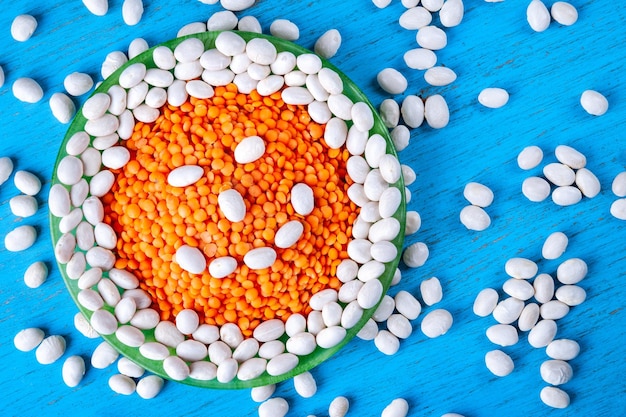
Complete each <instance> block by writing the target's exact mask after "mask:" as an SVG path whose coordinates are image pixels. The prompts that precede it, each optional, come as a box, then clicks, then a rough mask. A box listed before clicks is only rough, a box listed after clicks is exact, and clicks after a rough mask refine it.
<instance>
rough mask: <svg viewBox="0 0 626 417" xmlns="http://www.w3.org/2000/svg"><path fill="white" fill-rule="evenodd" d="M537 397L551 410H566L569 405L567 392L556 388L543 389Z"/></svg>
mask: <svg viewBox="0 0 626 417" xmlns="http://www.w3.org/2000/svg"><path fill="white" fill-rule="evenodd" d="M539 396H540V398H541V401H543V403H544V404H545V405H547V406H549V407H553V408H567V407H568V406H569V403H570V398H569V395H568V394H567V392H565V391H563V390H562V389H560V388H557V387H544V388H543V389H542V390H541V392H540V393H539Z"/></svg>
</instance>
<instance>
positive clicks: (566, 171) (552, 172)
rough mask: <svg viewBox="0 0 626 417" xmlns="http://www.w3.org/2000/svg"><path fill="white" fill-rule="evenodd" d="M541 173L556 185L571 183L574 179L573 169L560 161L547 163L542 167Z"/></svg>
mask: <svg viewBox="0 0 626 417" xmlns="http://www.w3.org/2000/svg"><path fill="white" fill-rule="evenodd" d="M543 175H544V176H545V177H546V178H547V179H548V181H550V182H551V183H552V184H554V185H557V186H567V185H572V184H573V183H574V180H575V179H576V174H575V173H574V170H573V169H571V168H570V167H568V166H567V165H565V164H562V163H558V162H555V163H552V164H548V165H546V166H545V167H544V168H543Z"/></svg>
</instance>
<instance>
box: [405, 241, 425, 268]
mask: <svg viewBox="0 0 626 417" xmlns="http://www.w3.org/2000/svg"><path fill="white" fill-rule="evenodd" d="M429 253H430V252H429V250H428V246H426V244H425V243H423V242H417V243H413V244H412V245H409V246H408V247H407V248H406V249H404V252H403V254H402V260H403V261H404V263H405V264H406V266H408V267H410V268H417V267H420V266H422V265H424V263H426V260H427V259H428V255H429Z"/></svg>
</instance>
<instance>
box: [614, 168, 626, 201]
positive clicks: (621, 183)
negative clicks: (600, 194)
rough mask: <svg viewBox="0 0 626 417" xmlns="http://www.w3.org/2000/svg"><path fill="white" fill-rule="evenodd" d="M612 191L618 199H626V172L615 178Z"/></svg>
mask: <svg viewBox="0 0 626 417" xmlns="http://www.w3.org/2000/svg"><path fill="white" fill-rule="evenodd" d="M611 191H612V192H613V194H615V195H616V196H618V197H626V171H624V172H620V173H619V174H617V175H616V176H615V178H613V182H612V183H611Z"/></svg>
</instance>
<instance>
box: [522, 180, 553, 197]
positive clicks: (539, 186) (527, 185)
mask: <svg viewBox="0 0 626 417" xmlns="http://www.w3.org/2000/svg"><path fill="white" fill-rule="evenodd" d="M522 194H524V196H525V197H526V198H527V199H529V200H530V201H533V202H540V201H543V200H545V199H546V198H548V196H549V195H550V183H548V181H546V180H544V179H543V178H540V177H529V178H526V179H525V180H524V182H523V183H522Z"/></svg>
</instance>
